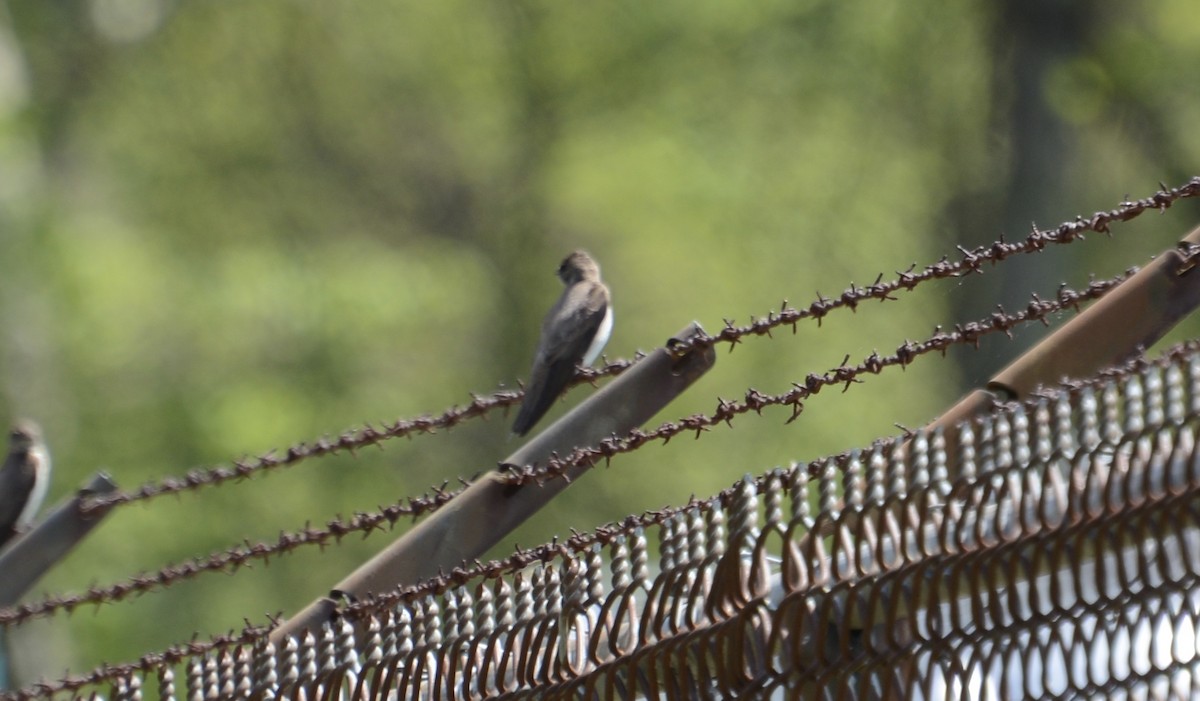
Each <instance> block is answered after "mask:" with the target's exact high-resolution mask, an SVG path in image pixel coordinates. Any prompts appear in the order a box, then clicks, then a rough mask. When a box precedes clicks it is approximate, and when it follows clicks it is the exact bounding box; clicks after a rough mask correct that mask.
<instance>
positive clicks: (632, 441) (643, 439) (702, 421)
mask: <svg viewBox="0 0 1200 701" xmlns="http://www.w3.org/2000/svg"><path fill="white" fill-rule="evenodd" d="M1136 270H1137V269H1136V268H1131V269H1130V270H1128V271H1126V272H1125V273H1124V274H1122V275H1118V276H1116V277H1114V278H1110V279H1108V280H1102V281H1092V282H1091V283H1090V284H1089V285H1088V287H1087V288H1086V289H1084V290H1082V291H1078V292H1077V291H1075V290H1072V289H1070V288H1068V287H1066V286H1065V285H1063V286H1062V287H1060V288H1059V290H1058V293H1057V295H1056V298H1055V299H1053V300H1043V299H1041V298H1040V297H1038V296H1037V295H1036V294H1035V295H1034V296H1033V300H1032V301H1031V302H1030V303H1029V305H1028V307H1027V308H1026V309H1025V310H1023V311H1021V312H1018V313H1016V314H1011V315H1010V314H1006V313H1005V312H1004V311H1003V310H1002V309H999V308H998V310H997V311H996V312H993V313H992V314H991V315H990V316H989V317H987V318H986V319H984V320H981V321H972V322H967V323H966V324H960V325H956V326H955V328H954V331H952V332H943V331H942V330H941V328H940V327H938V329H937V330H935V332H934V333H933V335H932V336H930V337H929V338H928V339H926V340H925V341H921V342H918V343H914V342H911V341H906V342H905V343H904V344H902V345H901V346H900V347H899V348H898V349H897V350H896V352H895V353H894V354H892V355H888V356H880V355H878V353H872V354H871V355H870V356H868V357H867V358H866V359H865V360H863V361H862V362H860V363H858V364H857V365H854V366H847V365H846V364H845V361H844V362H843V364H842V365H841V366H839V367H838V368H834V369H833V370H830V371H829V372H827V373H825V374H823V375H817V374H810V375H809V376H808V377H807V378H806V380H805V382H804V383H803V384H799V383H797V384H795V385H793V389H791V390H789V391H788V392H784V393H782V394H776V395H766V394H762V393H761V392H758V391H757V390H754V389H751V390H748V391H747V393H746V400H745V401H743V402H727V401H725V400H723V399H718V406H717V410H716V411H715V412H714V413H713V414H711V415H707V416H706V415H703V414H698V415H693V416H691V417H687V418H685V419H682V420H680V421H676V422H666V423H664V424H662V425H660V426H659V427H658V428H656V429H654V430H652V431H641V430H637V429H635V430H634V431H631V432H630V433H629V434H627V435H626V436H624V437H616V436H613V437H611V438H608V439H605V440H604V441H601V442H600V443H599V444H598V445H597V446H593V447H588V448H580V449H576V450H575V451H573V452H572V453H571V454H569V455H568V456H566V457H563V458H554V457H552V458H551V459H550V460H548V461H547V462H546V464H545V465H542V466H536V465H535V466H524V467H517V466H508V470H507V474H506V476H505V479H506V481H508V482H509V483H511V484H514V485H525V484H531V483H534V482H536V483H538V484H542V483H544V482H545V481H546V480H548V479H554V478H561V477H562V476H563V474H564V473H565V471H566V470H567V469H569V468H571V467H573V466H576V465H585V464H587V465H591V464H594V463H595V462H597V461H598V460H600V459H601V458H604V459H605V460H609V459H611V458H612V457H613V456H614V455H618V454H621V453H628V452H632V451H634V450H637V449H638V448H639V447H641V446H642V445H645V444H646V443H648V442H650V441H653V440H658V439H661V440H663V441H664V443H665V442H667V441H669V440H670V439H671V438H672V437H674V436H675V435H678V434H679V433H682V432H684V431H693V430H694V431H697V435H699V433H700V432H702V431H704V430H706V429H707V428H709V427H712V426H715V425H717V424H720V423H725V424H728V425H732V421H733V418H734V416H736V415H738V414H743V413H746V412H748V411H755V412H757V413H759V414H761V413H762V410H763V409H765V408H768V407H771V406H791V407H792V416H791V417H790V418H789V419H788V420H787V423H791V422H792V421H794V420H795V419H796V418H797V417H798V416H799V415H800V413H801V412H802V411H803V400H805V399H807V398H808V397H810V396H811V395H813V394H816V393H817V392H819V391H820V389H821V388H822V387H826V386H830V385H835V384H845V385H846V386H847V387H848V386H849V385H850V384H853V383H856V382H860V381H861V380H860V379H859V378H860V376H862V375H864V374H879V373H880V372H881V371H883V370H884V369H885V368H887V367H891V366H895V365H900V366H905V365H907V364H908V363H910V362H912V361H913V360H914V359H916V358H917V357H919V356H921V355H925V354H928V353H932V352H936V351H941V352H944V351H945V350H946V349H947V348H949V347H950V346H952V345H956V344H975V343H978V341H979V339H980V338H982V337H983V336H985V335H988V334H993V333H1005V334H1006V335H1011V330H1012V329H1013V328H1014V327H1015V326H1017V325H1019V324H1023V323H1029V322H1033V321H1041V322H1043V323H1045V320H1046V318H1047V317H1049V316H1051V315H1052V314H1055V313H1058V312H1060V311H1063V310H1066V309H1077V308H1078V306H1079V305H1080V304H1081V303H1083V302H1086V301H1089V300H1092V299H1095V298H1097V297H1100V296H1101V295H1103V294H1104V293H1105V292H1107V291H1108V290H1110V289H1112V288H1113V287H1115V286H1116V285H1118V284H1120V283H1121V282H1123V281H1124V280H1125V279H1127V278H1128V277H1129V276H1130V275H1132V274H1133V273H1134V272H1136ZM847 360H848V357H847ZM447 486H448V485H447V484H443V485H442V486H441V487H434V488H432V489H430V490H429V492H427V493H425V494H422V495H418V496H412V497H407V498H406V499H405V500H403V501H401V502H397V503H395V504H392V505H390V506H387V507H383V508H381V509H379V510H377V511H374V512H369V513H358V514H355V515H354V516H353V517H352V518H351V519H349V520H348V521H343V520H342V519H340V518H335V519H332V520H330V521H328V522H327V523H326V527H325V528H312V527H310V526H306V527H305V528H304V529H302V530H300V531H294V532H284V533H281V534H280V536H279V537H278V538H277V539H276V540H275V541H274V542H272V543H267V542H258V543H248V542H247V543H244V544H241V545H237V546H234V547H232V548H229V549H227V550H224V551H220V552H217V553H213V554H211V555H208V556H206V557H197V558H193V559H190V560H187V561H185V562H183V563H180V564H177V565H168V566H166V567H163V568H161V569H159V570H158V571H157V572H154V573H141V574H138V575H134V576H132V577H130V578H128V579H126V580H123V581H121V582H118V583H116V584H113V585H110V586H107V587H96V586H93V587H91V588H89V589H87V590H86V591H84V592H80V593H75V594H61V595H51V596H47V597H44V598H43V599H41V600H39V601H35V602H30V603H26V604H21V605H19V606H15V607H9V608H3V609H0V626H9V625H16V624H20V623H22V622H24V621H27V620H29V619H31V618H36V617H43V616H48V615H51V614H53V613H55V612H57V611H60V610H65V611H67V612H71V611H73V610H74V609H76V608H79V607H81V606H85V605H96V606H99V605H102V604H107V603H113V602H117V601H121V600H123V599H126V598H129V597H131V596H135V595H141V594H145V593H148V592H150V591H153V590H157V589H161V588H166V587H169V586H171V585H173V584H176V583H178V582H180V581H182V580H185V579H191V578H193V577H196V576H199V575H200V574H203V573H206V572H226V573H231V572H234V571H237V570H238V569H240V568H241V567H243V566H245V565H247V564H248V563H250V562H252V561H255V560H263V561H267V560H269V559H270V558H271V557H275V556H278V555H281V554H284V553H288V552H290V551H292V550H295V549H296V548H300V547H304V546H309V545H317V546H323V545H327V544H329V543H332V542H340V541H341V539H342V538H344V537H346V536H347V535H350V534H353V533H359V532H361V533H363V534H364V535H369V534H370V533H372V532H374V531H376V530H383V529H385V528H386V529H391V528H392V527H394V526H395V524H396V522H397V521H399V520H400V519H402V518H407V517H412V518H417V517H419V516H421V515H424V514H427V513H429V512H432V511H434V510H436V509H438V508H440V507H441V506H442V505H443V504H445V503H446V502H448V501H450V499H452V498H454V497H455V496H458V495H459V494H460V493H462V492H463V491H464V490H465V489H466V488H467V485H466V483H464V485H463V486H461V487H459V488H457V489H453V490H448V489H447V488H446V487H447Z"/></svg>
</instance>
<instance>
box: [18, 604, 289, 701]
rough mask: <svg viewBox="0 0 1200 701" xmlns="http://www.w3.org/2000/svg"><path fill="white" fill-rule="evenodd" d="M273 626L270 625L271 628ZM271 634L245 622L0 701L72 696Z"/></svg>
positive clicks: (28, 688)
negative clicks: (237, 629)
mask: <svg viewBox="0 0 1200 701" xmlns="http://www.w3.org/2000/svg"><path fill="white" fill-rule="evenodd" d="M271 627H274V626H271ZM270 632H271V628H268V627H261V626H253V625H250V624H249V623H247V624H246V626H245V627H244V628H243V629H242V630H241V632H231V633H228V634H226V635H217V636H213V637H212V638H210V639H209V640H207V641H205V642H197V641H196V640H195V639H193V640H192V641H190V642H186V643H178V644H176V645H172V646H170V647H168V648H166V649H165V650H161V651H158V652H152V653H148V654H146V655H142V656H141V657H139V658H138V659H137V661H135V662H129V663H126V664H120V665H110V664H104V665H101V666H99V667H96V668H95V669H93V670H92V671H90V672H87V673H85V674H80V675H76V676H69V675H68V676H65V677H63V678H61V679H59V680H58V681H56V682H53V683H49V682H44V681H39V682H35V683H33V684H30V685H29V686H26V687H24V688H22V689H17V690H11V691H10V690H0V701H30V700H31V699H39V698H53V696H54V695H55V694H61V693H64V692H66V693H73V692H75V691H79V690H80V689H83V688H85V687H89V686H95V685H98V684H103V683H105V682H111V681H112V680H114V679H117V678H119V677H122V676H127V675H129V674H131V673H133V672H143V673H147V672H151V671H156V670H158V669H161V668H163V667H166V666H168V665H174V664H179V663H180V662H183V661H184V660H186V659H188V658H189V657H193V656H196V655H203V654H206V653H209V652H213V651H214V650H222V649H225V648H228V647H233V646H235V645H246V644H251V643H253V642H255V641H257V640H261V639H262V638H263V636H265V635H267V634H268V633H270Z"/></svg>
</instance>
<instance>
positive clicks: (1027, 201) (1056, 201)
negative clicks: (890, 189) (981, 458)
mask: <svg viewBox="0 0 1200 701" xmlns="http://www.w3.org/2000/svg"><path fill="white" fill-rule="evenodd" d="M996 7H997V8H998V10H997V11H996V17H995V21H994V26H995V34H994V39H993V56H994V66H995V69H994V75H993V82H992V93H993V104H994V105H996V107H995V111H994V115H995V116H994V119H995V122H996V123H995V125H994V127H993V129H994V133H995V138H994V139H993V141H994V142H995V143H996V144H998V145H1001V147H1002V148H1003V147H1005V146H1006V147H1007V152H1006V153H1004V152H1000V153H997V154H996V159H995V160H996V167H995V172H996V173H997V174H1004V178H1005V184H1004V186H1003V188H1002V190H1001V192H1000V195H999V198H998V201H997V202H995V203H994V205H992V206H988V205H986V204H983V205H982V206H980V204H981V203H973V204H972V206H969V207H967V206H961V205H960V206H959V207H958V208H957V209H958V211H956V212H955V213H954V214H952V215H951V219H952V220H953V222H954V226H953V228H954V230H956V231H959V232H963V235H965V236H968V237H970V238H969V239H968V240H966V241H965V242H964V244H965V245H970V246H976V245H980V244H986V243H990V242H991V241H993V240H995V239H996V238H997V237H999V236H1000V235H1001V234H1003V235H1004V237H1005V238H1006V239H1008V240H1016V239H1020V238H1024V237H1025V236H1026V235H1027V234H1028V233H1029V232H1030V231H1031V230H1032V227H1033V224H1034V223H1035V222H1036V223H1037V224H1038V226H1040V227H1042V228H1048V227H1051V226H1054V225H1057V224H1058V223H1059V222H1061V221H1063V220H1065V219H1068V218H1070V216H1072V215H1073V214H1074V212H1073V211H1072V210H1071V205H1070V201H1069V199H1068V196H1069V194H1070V188H1069V187H1068V182H1067V170H1066V169H1067V165H1068V163H1069V162H1070V156H1071V153H1072V150H1073V143H1074V140H1073V138H1072V133H1071V127H1070V126H1069V125H1067V124H1065V123H1064V121H1063V119H1062V117H1061V116H1060V115H1059V114H1057V113H1056V112H1055V110H1054V109H1053V107H1052V106H1051V105H1050V104H1049V103H1048V101H1047V98H1046V82H1047V78H1048V76H1049V75H1050V73H1051V71H1053V70H1054V69H1055V68H1056V67H1058V66H1059V65H1061V64H1062V63H1063V62H1064V61H1069V60H1071V59H1072V58H1073V57H1075V56H1076V55H1078V54H1079V52H1080V51H1081V47H1082V46H1083V45H1084V43H1085V39H1086V38H1087V36H1088V34H1089V32H1090V31H1091V28H1092V18H1093V17H1094V16H1095V12H1094V9H1095V3H1094V2H1074V1H1072V0H1014V1H1013V2H1006V3H1001V4H999V5H997V6H996ZM1005 160H1007V164H1005ZM1006 166H1007V167H1006ZM981 212H982V215H981ZM989 212H991V213H992V214H993V216H988V213H989ZM1070 256H1071V252H1070V251H1066V250H1055V249H1047V250H1046V251H1043V252H1042V253H1039V254H1037V255H1034V256H1021V257H1018V258H1016V259H1013V260H1011V261H1010V262H1009V263H1006V264H1005V266H1004V267H1003V268H997V269H995V270H994V271H992V270H990V269H989V270H987V271H986V273H985V275H984V276H983V280H982V281H981V282H982V284H978V283H976V284H975V289H979V290H980V292H979V296H975V297H967V296H963V295H956V296H955V304H956V305H957V307H958V308H957V309H956V314H955V316H956V318H959V319H972V318H977V317H978V316H980V315H981V314H982V313H986V310H988V309H990V308H992V307H994V305H995V304H1000V305H1002V306H1004V308H1005V309H1008V310H1010V311H1013V310H1017V309H1021V308H1023V307H1024V306H1025V305H1026V304H1028V303H1029V300H1030V294H1031V293H1032V292H1033V291H1039V292H1040V293H1042V294H1043V295H1044V294H1045V293H1046V292H1049V291H1053V290H1054V289H1055V288H1056V286H1057V285H1058V284H1059V283H1060V282H1063V281H1065V280H1066V279H1067V277H1068V272H1069V271H1070V263H1071V258H1070ZM1044 333H1046V330H1045V329H1040V328H1039V329H1036V330H1032V331H1031V332H1027V333H1024V334H1021V335H1018V336H1017V338H1016V340H1015V342H1008V343H1005V344H1004V345H1003V348H1002V349H1000V350H998V352H997V353H974V352H966V353H962V354H960V356H959V358H960V362H962V364H963V366H964V370H965V372H964V376H965V377H967V378H971V379H972V383H973V384H978V383H979V382H981V381H983V380H985V379H986V378H987V377H989V376H990V375H992V374H994V373H995V372H996V371H997V370H999V369H1000V368H1001V367H1003V366H1004V365H1005V364H1006V363H1007V362H1008V361H1009V360H1011V359H1012V358H1014V357H1016V356H1017V355H1019V354H1021V353H1022V352H1024V351H1025V350H1026V349H1027V348H1028V347H1030V346H1031V345H1033V343H1035V342H1036V341H1037V340H1038V338H1039V337H1040V336H1041V335H1042V334H1044ZM997 348H999V346H997Z"/></svg>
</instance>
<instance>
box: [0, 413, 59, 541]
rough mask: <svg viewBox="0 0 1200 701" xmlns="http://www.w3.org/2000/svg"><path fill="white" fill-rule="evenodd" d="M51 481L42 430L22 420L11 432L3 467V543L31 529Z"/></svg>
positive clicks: (0, 486) (0, 521)
mask: <svg viewBox="0 0 1200 701" xmlns="http://www.w3.org/2000/svg"><path fill="white" fill-rule="evenodd" d="M49 484H50V454H49V453H48V452H47V451H46V445H45V444H44V443H43V442H42V432H41V430H40V429H39V428H38V426H37V424H35V423H33V422H32V421H19V422H17V423H16V424H15V425H14V426H13V427H12V430H11V431H9V433H8V457H6V458H5V459H4V465H3V466H2V467H0V546H3V545H4V544H5V543H7V542H8V541H10V540H12V539H13V537H14V536H16V535H17V534H18V533H21V532H23V531H26V530H28V529H29V526H30V525H31V524H32V523H33V517H34V516H35V515H37V511H38V509H39V508H41V506H42V500H44V499H45V498H46V488H47V487H48V486H49Z"/></svg>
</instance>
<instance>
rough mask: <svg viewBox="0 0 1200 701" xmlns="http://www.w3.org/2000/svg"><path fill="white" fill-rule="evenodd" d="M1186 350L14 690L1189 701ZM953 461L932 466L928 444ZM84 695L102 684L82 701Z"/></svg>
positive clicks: (1192, 371)
mask: <svg viewBox="0 0 1200 701" xmlns="http://www.w3.org/2000/svg"><path fill="white" fill-rule="evenodd" d="M1198 424H1200V353H1198V352H1197V350H1196V348H1195V347H1194V346H1189V347H1188V348H1187V350H1186V352H1178V353H1174V354H1173V355H1171V356H1168V359H1167V360H1165V361H1163V362H1160V363H1149V364H1147V363H1142V364H1136V365H1130V366H1127V367H1126V368H1125V369H1124V370H1122V371H1118V372H1113V373H1109V375H1108V377H1107V378H1106V379H1105V380H1103V381H1101V382H1095V383H1088V384H1084V385H1082V386H1078V387H1075V388H1074V389H1071V390H1070V391H1063V392H1060V393H1057V394H1054V395H1049V396H1046V397H1043V398H1041V399H1039V400H1037V401H1036V402H1034V403H1031V404H1026V405H1020V406H1013V407H1009V408H1007V409H1006V410H1005V411H1002V412H999V413H996V414H994V415H992V416H989V417H983V418H980V419H978V420H976V421H974V422H972V423H970V424H967V425H964V426H962V427H960V428H957V429H953V430H955V431H958V432H959V435H958V436H955V437H954V438H956V439H957V440H953V441H950V440H947V439H948V438H950V436H946V435H942V434H941V433H933V434H926V433H918V434H917V435H915V436H913V437H912V438H911V440H908V441H905V440H902V439H896V440H894V441H885V442H881V443H878V444H876V445H874V446H871V447H869V448H867V449H864V450H860V451H852V452H850V453H847V454H845V455H841V456H836V457H832V458H828V459H826V460H824V461H821V462H819V463H815V464H811V465H793V466H792V467H790V468H789V469H786V470H777V471H774V472H771V473H768V474H767V475H764V476H761V477H759V478H749V477H748V478H747V479H746V480H745V481H743V482H742V483H741V484H739V485H738V486H737V487H736V488H735V489H733V490H730V491H727V492H725V493H723V494H722V495H721V496H720V497H718V498H714V499H712V500H709V501H704V502H696V503H693V504H691V505H688V506H687V507H684V508H681V509H679V510H678V511H676V512H674V513H672V514H671V515H670V516H669V518H666V519H664V520H663V521H662V523H661V525H652V526H650V527H649V528H643V527H642V526H641V525H634V526H631V527H630V528H628V529H625V530H624V531H622V532H618V533H613V534H611V537H607V538H605V539H603V541H601V542H604V543H608V544H607V545H602V544H601V542H595V543H593V544H592V545H591V546H590V547H586V548H580V549H571V548H563V550H562V552H561V553H560V554H559V556H558V557H556V558H553V559H551V560H550V561H549V562H546V563H543V564H539V565H537V566H531V567H529V568H527V569H526V570H524V571H520V572H517V573H515V574H504V575H497V576H481V577H478V578H476V579H473V580H470V581H466V582H462V583H460V584H457V585H453V586H450V587H449V588H448V589H446V590H445V591H442V592H440V593H439V594H437V595H436V596H435V595H423V596H420V597H418V598H416V599H415V600H412V601H407V602H405V603H402V604H400V605H389V606H388V607H387V608H381V607H380V606H378V605H376V603H374V602H357V603H349V604H347V606H346V608H345V610H344V613H343V615H342V616H341V617H339V619H338V620H337V621H336V622H335V623H334V624H333V625H329V626H326V627H325V628H324V629H322V631H320V633H319V634H316V635H311V634H306V635H305V636H304V637H303V638H301V639H299V640H296V639H289V640H288V641H287V642H286V644H284V645H282V646H281V647H279V648H278V649H277V648H275V647H274V646H272V645H271V644H270V643H268V642H267V638H266V636H265V634H262V633H256V634H253V635H246V636H241V637H238V638H234V639H231V640H230V641H228V642H227V644H223V645H218V646H214V647H211V648H209V649H207V650H206V651H203V652H197V653H196V654H191V655H187V654H184V655H182V656H170V657H163V658H161V659H159V660H158V661H157V662H155V661H154V660H145V661H143V663H142V664H140V665H138V666H136V667H128V668H123V669H119V670H109V671H110V672H111V674H106V675H101V676H102V678H103V679H104V680H105V681H103V682H102V683H97V680H96V679H93V680H90V681H89V680H78V681H76V682H74V683H70V682H69V683H65V684H63V683H59V684H55V685H39V686H34V687H29V688H27V689H25V690H24V691H23V692H20V693H19V694H18V695H17V697H18V698H34V697H40V696H46V695H52V694H57V695H58V696H60V697H64V698H66V697H77V698H93V697H100V696H102V697H104V698H112V699H140V698H144V697H149V698H155V697H161V698H164V699H176V698H187V699H227V698H256V699H282V698H287V699H322V698H338V699H393V698H396V699H479V698H514V699H515V698H539V699H583V698H587V699H590V698H622V699H624V698H656V699H657V698H680V699H684V698H688V699H690V698H804V699H810V698H811V699H826V698H828V699H843V698H845V699H875V698H878V699H886V698H926V699H942V698H954V699H959V698H978V699H1015V698H1049V699H1057V698H1062V699H1065V698H1079V697H1096V698H1111V697H1114V696H1116V697H1131V698H1184V697H1187V698H1190V697H1194V696H1196V695H1197V694H1200V499H1198V497H1200V457H1198V456H1197V454H1196V431H1197V425H1198ZM947 444H952V445H959V446H961V447H960V448H959V449H958V450H957V451H956V453H955V454H948V453H947V451H946V450H945V447H944V446H945V445H947ZM101 687H102V688H101Z"/></svg>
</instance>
